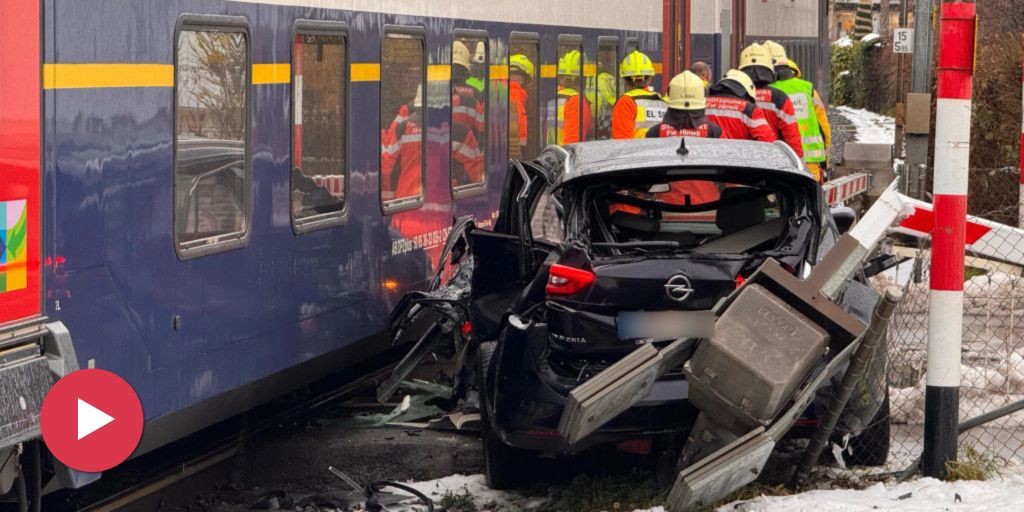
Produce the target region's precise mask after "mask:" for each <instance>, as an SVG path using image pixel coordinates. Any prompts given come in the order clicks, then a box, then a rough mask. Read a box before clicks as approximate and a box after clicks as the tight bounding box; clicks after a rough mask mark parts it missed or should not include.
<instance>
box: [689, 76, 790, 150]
mask: <svg viewBox="0 0 1024 512" xmlns="http://www.w3.org/2000/svg"><path fill="white" fill-rule="evenodd" d="M756 97H757V89H755V88H754V82H753V81H752V80H750V77H749V76H747V74H746V73H744V72H742V71H739V70H736V69H731V70H729V72H728V73H726V74H725V78H723V79H721V80H719V81H718V83H716V84H714V85H712V86H711V88H710V89H709V90H708V96H707V109H706V110H705V115H707V118H708V120H709V121H711V122H712V123H715V124H717V125H718V126H721V127H722V138H723V139H741V140H759V141H761V142H775V141H776V140H778V137H776V136H775V132H774V131H773V130H772V128H771V126H769V125H768V120H767V119H765V116H764V112H763V111H762V110H761V109H759V108H757V105H755V104H754V98H756Z"/></svg>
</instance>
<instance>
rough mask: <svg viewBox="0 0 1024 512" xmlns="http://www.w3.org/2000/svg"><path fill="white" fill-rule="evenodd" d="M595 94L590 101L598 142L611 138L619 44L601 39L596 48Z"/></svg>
mask: <svg viewBox="0 0 1024 512" xmlns="http://www.w3.org/2000/svg"><path fill="white" fill-rule="evenodd" d="M596 82H597V86H596V88H597V94H596V95H595V97H594V100H593V101H592V108H593V111H594V119H595V123H594V124H595V125H596V130H597V137H596V138H597V139H598V140H607V139H610V138H612V110H613V109H614V108H615V102H616V101H618V99H619V43H618V40H617V39H616V38H614V37H611V38H605V37H602V38H601V39H600V41H599V43H598V47H597V77H596Z"/></svg>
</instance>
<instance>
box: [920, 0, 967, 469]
mask: <svg viewBox="0 0 1024 512" xmlns="http://www.w3.org/2000/svg"><path fill="white" fill-rule="evenodd" d="M976 26H977V25H976V14H975V5H974V4H973V3H967V2H953V3H944V4H942V16H941V21H940V23H939V73H938V101H937V107H936V119H935V180H934V184H933V192H934V196H935V203H934V205H935V206H934V214H935V225H934V230H933V232H932V267H931V291H930V294H929V305H928V310H929V311H928V376H927V387H926V390H925V425H924V430H925V431H924V456H923V458H922V472H923V474H924V475H925V476H930V477H936V478H944V477H945V475H946V462H947V461H951V460H956V455H957V436H958V431H957V423H958V421H959V404H960V346H961V340H962V336H963V310H964V302H963V299H964V252H965V250H964V245H965V243H966V230H967V181H968V179H967V178H968V169H969V163H970V157H971V146H970V143H971V95H972V93H973V90H972V81H973V78H974V42H975V39H974V38H975V30H976Z"/></svg>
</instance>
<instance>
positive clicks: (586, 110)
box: [557, 87, 591, 145]
mask: <svg viewBox="0 0 1024 512" xmlns="http://www.w3.org/2000/svg"><path fill="white" fill-rule="evenodd" d="M581 103H582V105H583V126H580V104H581ZM590 123H591V119H590V106H589V105H588V104H587V102H585V101H584V102H580V93H578V92H576V90H575V89H570V88H568V87H559V88H558V126H559V127H561V130H559V131H558V141H557V144H559V145H561V144H574V143H576V142H579V141H581V140H587V135H589V129H590Z"/></svg>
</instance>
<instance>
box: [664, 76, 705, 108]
mask: <svg viewBox="0 0 1024 512" xmlns="http://www.w3.org/2000/svg"><path fill="white" fill-rule="evenodd" d="M706 106H707V101H706V100H705V98H704V81H703V80H701V79H700V77H699V76H697V75H695V74H694V73H692V72H690V71H683V72H682V73H679V74H678V75H676V76H675V78H673V79H672V81H671V82H669V84H668V108H671V109H675V110H700V109H702V108H705V107H706Z"/></svg>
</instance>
